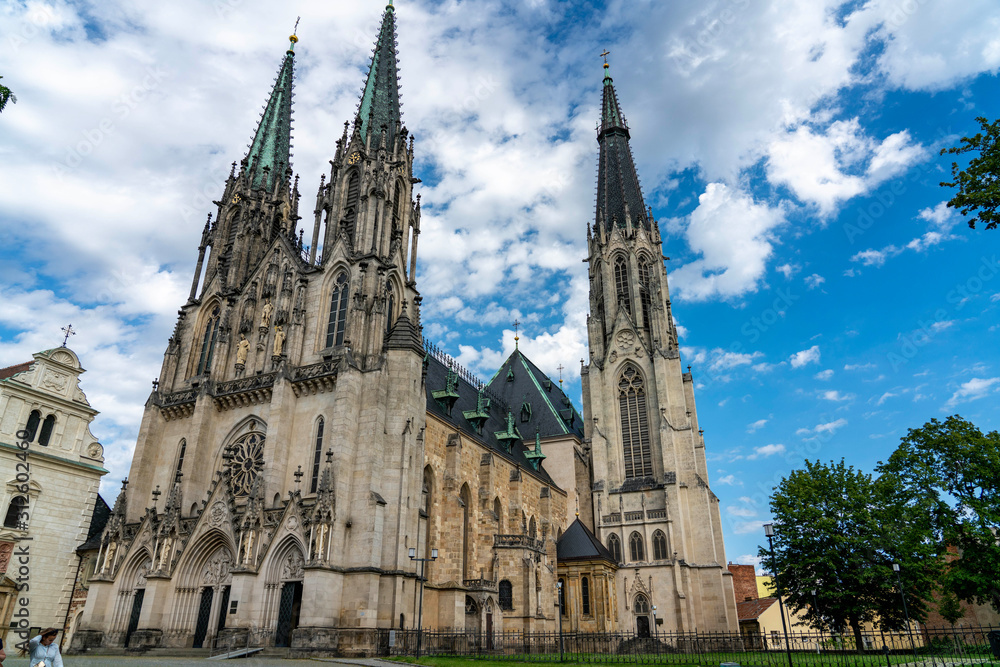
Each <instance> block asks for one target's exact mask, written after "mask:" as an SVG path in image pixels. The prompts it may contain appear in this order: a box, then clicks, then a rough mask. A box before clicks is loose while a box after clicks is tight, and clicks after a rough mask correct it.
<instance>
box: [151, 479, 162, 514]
mask: <svg viewBox="0 0 1000 667" xmlns="http://www.w3.org/2000/svg"><path fill="white" fill-rule="evenodd" d="M161 493H163V492H162V491H160V485H159V484H157V485H156V489H155V490H154V491H153V509H156V502H157V501H158V500H159V499H160V494H161Z"/></svg>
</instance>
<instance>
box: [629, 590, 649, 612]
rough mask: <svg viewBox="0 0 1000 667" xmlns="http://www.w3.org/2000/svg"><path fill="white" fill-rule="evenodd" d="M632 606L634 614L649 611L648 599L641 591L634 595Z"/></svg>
mask: <svg viewBox="0 0 1000 667" xmlns="http://www.w3.org/2000/svg"><path fill="white" fill-rule="evenodd" d="M632 606H633V609H634V610H635V613H636V614H648V613H649V600H648V599H647V598H646V596H645V595H643V594H641V593H640V594H639V595H636V596H635V604H634V605H632Z"/></svg>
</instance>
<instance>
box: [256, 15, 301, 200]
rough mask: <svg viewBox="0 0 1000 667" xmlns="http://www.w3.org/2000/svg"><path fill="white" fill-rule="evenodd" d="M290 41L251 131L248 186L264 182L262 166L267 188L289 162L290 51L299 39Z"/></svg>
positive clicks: (291, 52)
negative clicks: (267, 175)
mask: <svg viewBox="0 0 1000 667" xmlns="http://www.w3.org/2000/svg"><path fill="white" fill-rule="evenodd" d="M289 40H290V41H291V44H290V45H289V47H288V51H286V52H285V59H284V60H283V61H282V63H281V69H280V70H278V78H277V79H276V80H275V82H274V89H273V90H272V91H271V96H270V97H269V98H268V100H267V105H266V106H265V107H264V115H263V116H261V119H260V123H259V124H258V125H257V132H256V133H255V134H254V137H253V142H252V143H251V144H250V151H249V153H247V157H248V158H249V161H250V175H251V178H252V186H253V187H255V188H258V187H260V186H261V185H262V183H263V182H264V167H269V168H270V169H269V171H270V175H269V177H268V183H267V185H268V188H270V187H271V186H273V185H274V180H275V179H276V178H281V179H284V178H285V169H286V168H287V167H288V166H289V165H290V164H291V144H292V79H293V64H294V60H295V52H294V51H293V50H292V49H293V48H294V47H295V43H296V42H297V41H299V38H298V37H296V36H295V35H292V36H291V37H289Z"/></svg>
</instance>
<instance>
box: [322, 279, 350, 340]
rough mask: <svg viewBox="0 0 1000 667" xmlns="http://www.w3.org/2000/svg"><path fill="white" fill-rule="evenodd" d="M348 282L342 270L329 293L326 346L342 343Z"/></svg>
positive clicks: (345, 319)
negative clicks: (331, 291) (331, 292)
mask: <svg viewBox="0 0 1000 667" xmlns="http://www.w3.org/2000/svg"><path fill="white" fill-rule="evenodd" d="M348 287H349V283H348V281H347V273H346V272H344V271H342V272H341V273H340V275H339V276H337V279H336V281H335V282H334V286H333V294H331V295H330V321H329V324H328V325H327V327H326V346H327V347H334V346H339V345H343V344H344V331H345V329H346V328H347V292H348Z"/></svg>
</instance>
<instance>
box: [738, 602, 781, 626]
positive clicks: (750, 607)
mask: <svg viewBox="0 0 1000 667" xmlns="http://www.w3.org/2000/svg"><path fill="white" fill-rule="evenodd" d="M777 601H778V599H777V598H758V599H756V600H746V601H745V602H737V603H736V617H737V618H739V619H740V620H741V621H756V620H757V619H758V618H760V615H761V614H763V613H764V612H765V611H767V610H768V609H770V608H771V605H773V604H774V603H775V602H777Z"/></svg>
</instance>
